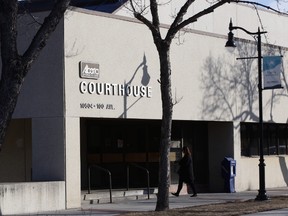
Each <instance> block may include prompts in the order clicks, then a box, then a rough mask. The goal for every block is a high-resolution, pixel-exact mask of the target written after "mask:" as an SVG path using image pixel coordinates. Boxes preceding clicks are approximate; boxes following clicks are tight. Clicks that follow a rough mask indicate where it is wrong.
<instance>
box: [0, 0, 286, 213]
mask: <svg viewBox="0 0 288 216" xmlns="http://www.w3.org/2000/svg"><path fill="white" fill-rule="evenodd" d="M32 2H33V1H32ZM182 2H183V1H177V3H176V1H171V2H170V3H169V4H164V5H162V6H161V7H159V17H160V22H161V23H162V25H161V27H162V29H161V30H162V31H163V35H164V33H165V32H166V31H167V29H168V27H169V23H171V20H172V18H173V15H175V11H177V8H178V9H179V6H180V5H181V3H182ZM198 2H200V3H198V4H197V5H196V4H195V5H194V6H192V7H191V9H190V10H189V11H188V14H189V15H191V14H193V13H197V11H200V10H203V9H204V8H205V7H206V6H209V3H207V2H206V1H198ZM114 6H115V5H113V4H112V5H101V7H100V6H97V7H91V8H80V7H71V8H69V10H68V11H67V12H66V13H65V16H64V18H63V20H62V21H61V22H60V24H59V25H58V27H57V29H56V31H55V32H54V33H53V34H52V36H51V38H50V39H49V41H48V43H47V46H46V47H45V48H44V50H43V51H42V52H41V54H40V56H39V58H38V59H37V61H36V62H35V64H34V65H33V67H32V69H31V71H30V72H29V73H28V76H27V78H26V79H25V82H24V85H23V89H22V91H21V94H20V96H19V100H18V103H17V107H16V110H15V112H14V115H13V120H12V122H11V124H10V127H9V131H8V134H7V139H6V141H5V144H4V146H3V150H2V151H1V152H0V181H1V194H2V195H3V196H2V197H1V200H0V209H1V212H2V213H3V214H4V213H7V214H13V213H19V212H20V213H25V212H37V211H43V210H51V209H53V210H55V209H65V208H75V207H80V206H81V190H87V188H88V185H87V181H88V175H87V171H88V167H89V165H92V164H94V165H97V166H100V167H103V168H105V169H108V170H110V171H111V175H112V183H113V188H114V189H121V188H125V187H126V184H127V179H126V168H127V165H128V164H129V163H136V164H138V165H139V166H142V167H145V168H147V169H148V170H149V172H150V181H151V187H157V182H158V162H159V143H160V125H161V118H162V111H161V110H162V108H161V93H160V83H159V78H160V71H159V57H158V54H157V50H156V47H155V45H154V43H153V38H152V35H151V32H150V30H149V29H148V28H147V27H146V26H145V25H143V24H142V23H140V22H139V21H137V20H136V19H135V18H133V16H132V15H131V12H129V10H128V9H127V6H125V5H124V6H123V5H122V6H121V4H117V5H116V6H117V8H116V6H115V7H114ZM105 11H106V12H105ZM107 11H108V12H107ZM46 14H47V12H35V13H33V15H34V17H36V18H37V19H39V20H41V19H43V17H44V16H45V15H46ZM147 17H149V13H148V14H147ZM230 18H232V21H233V24H234V25H236V26H241V27H243V28H245V29H247V30H249V31H251V32H256V31H257V29H258V27H260V29H261V30H263V31H267V33H266V34H263V35H261V36H262V42H263V43H262V45H261V46H262V55H263V56H282V60H283V64H282V65H281V69H282V71H283V73H281V84H282V86H283V88H280V89H272V90H271V89H270V90H265V91H263V120H264V142H263V144H264V149H263V150H264V157H265V164H266V166H265V171H266V188H273V187H283V186H287V183H288V171H287V166H288V165H287V160H288V158H287V154H288V146H287V144H288V143H287V141H288V127H287V120H288V112H287V107H288V95H287V81H286V78H285V75H286V72H287V55H286V51H287V47H288V41H287V37H288V29H287V28H285V26H286V25H287V23H288V17H287V16H284V15H279V14H276V13H274V12H271V11H267V10H263V9H258V10H257V11H256V10H255V8H254V7H252V6H249V5H240V4H234V3H231V4H226V5H224V6H223V7H221V8H218V9H216V10H215V11H214V12H213V13H211V14H210V15H207V16H205V17H202V18H199V20H198V21H197V22H195V23H193V24H191V25H189V26H187V28H185V29H183V30H182V31H181V32H179V34H177V37H176V38H175V39H174V40H173V42H172V45H171V54H170V57H171V67H172V94H173V99H174V109H173V126H172V127H173V129H172V143H171V153H170V161H171V185H173V184H177V173H176V170H177V166H176V165H175V163H174V162H175V161H176V160H177V159H179V158H180V156H181V155H180V152H181V147H182V146H189V147H190V148H191V150H192V156H193V162H194V172H195V177H196V187H197V188H198V189H199V191H200V192H223V185H224V180H223V178H222V175H221V162H222V160H223V159H224V157H230V158H233V159H234V160H235V161H236V177H235V189H236V192H237V191H245V190H256V189H258V188H259V177H258V173H259V168H258V164H259V139H258V132H257V131H258V121H259V114H258V112H259V111H258V110H259V109H258V107H259V106H258V88H257V84H258V67H257V60H256V59H254V58H248V59H247V57H254V56H257V43H256V41H255V40H254V38H253V37H252V36H251V35H249V34H247V33H245V32H243V31H241V30H234V31H233V33H234V36H235V37H236V41H237V48H236V50H234V52H230V51H228V50H227V49H226V48H225V44H226V41H227V33H228V32H229V30H228V25H229V21H230ZM20 20H21V23H20V24H19V47H20V49H21V50H24V49H25V48H26V47H27V43H28V42H29V40H31V39H32V37H33V34H34V33H35V30H36V29H37V28H38V26H37V25H38V24H36V23H35V22H34V21H33V19H31V16H28V15H23V16H22V17H21V18H20ZM256 40H257V39H256ZM236 58H240V59H238V60H237V59H236ZM133 172H135V173H134V174H133V173H131V180H130V184H131V187H135V188H139V187H140V188H141V187H145V186H146V182H145V181H144V179H145V177H144V176H143V175H142V173H137V171H133ZM91 180H92V181H91V182H92V188H93V189H103V188H107V180H106V177H105V175H104V174H102V173H101V172H97V171H95V172H93V173H92V175H91ZM11 199H13V202H12V201H11ZM15 202H17V203H18V204H19V206H17V207H16V206H15V205H14V204H15ZM11 203H14V204H13V206H11ZM28 203H29V204H28ZM12 207H13V208H12Z"/></svg>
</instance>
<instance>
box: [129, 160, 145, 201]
mask: <svg viewBox="0 0 288 216" xmlns="http://www.w3.org/2000/svg"><path fill="white" fill-rule="evenodd" d="M130 166H133V167H135V168H138V169H141V170H144V171H145V172H146V176H147V193H148V199H150V174H149V170H148V169H146V168H145V167H142V166H139V165H138V164H135V163H130V164H128V165H127V191H128V190H129V187H130Z"/></svg>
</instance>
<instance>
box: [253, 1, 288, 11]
mask: <svg viewBox="0 0 288 216" xmlns="http://www.w3.org/2000/svg"><path fill="white" fill-rule="evenodd" d="M256 2H258V3H261V4H264V5H268V6H270V7H272V8H274V9H278V7H279V9H280V10H282V11H288V0H280V2H279V4H277V2H276V0H256Z"/></svg>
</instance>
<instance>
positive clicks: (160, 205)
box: [156, 42, 173, 211]
mask: <svg viewBox="0 0 288 216" xmlns="http://www.w3.org/2000/svg"><path fill="white" fill-rule="evenodd" d="M157 47H158V52H159V58H160V71H161V76H160V81H161V96H162V125H161V141H160V161H159V183H158V196H157V205H156V211H165V210H168V209H169V186H170V161H169V153H170V142H171V127H172V112H173V104H172V93H171V66H170V56H169V51H170V50H169V49H170V44H167V43H165V42H162V43H161V46H157Z"/></svg>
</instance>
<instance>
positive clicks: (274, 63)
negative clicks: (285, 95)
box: [263, 56, 282, 89]
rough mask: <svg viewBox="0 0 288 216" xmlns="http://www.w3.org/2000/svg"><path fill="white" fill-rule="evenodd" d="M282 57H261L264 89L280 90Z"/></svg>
mask: <svg viewBox="0 0 288 216" xmlns="http://www.w3.org/2000/svg"><path fill="white" fill-rule="evenodd" d="M281 72H282V57H281V56H264V57H263V82H264V86H263V88H264V89H275V88H282V86H281V80H280V76H281Z"/></svg>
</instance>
